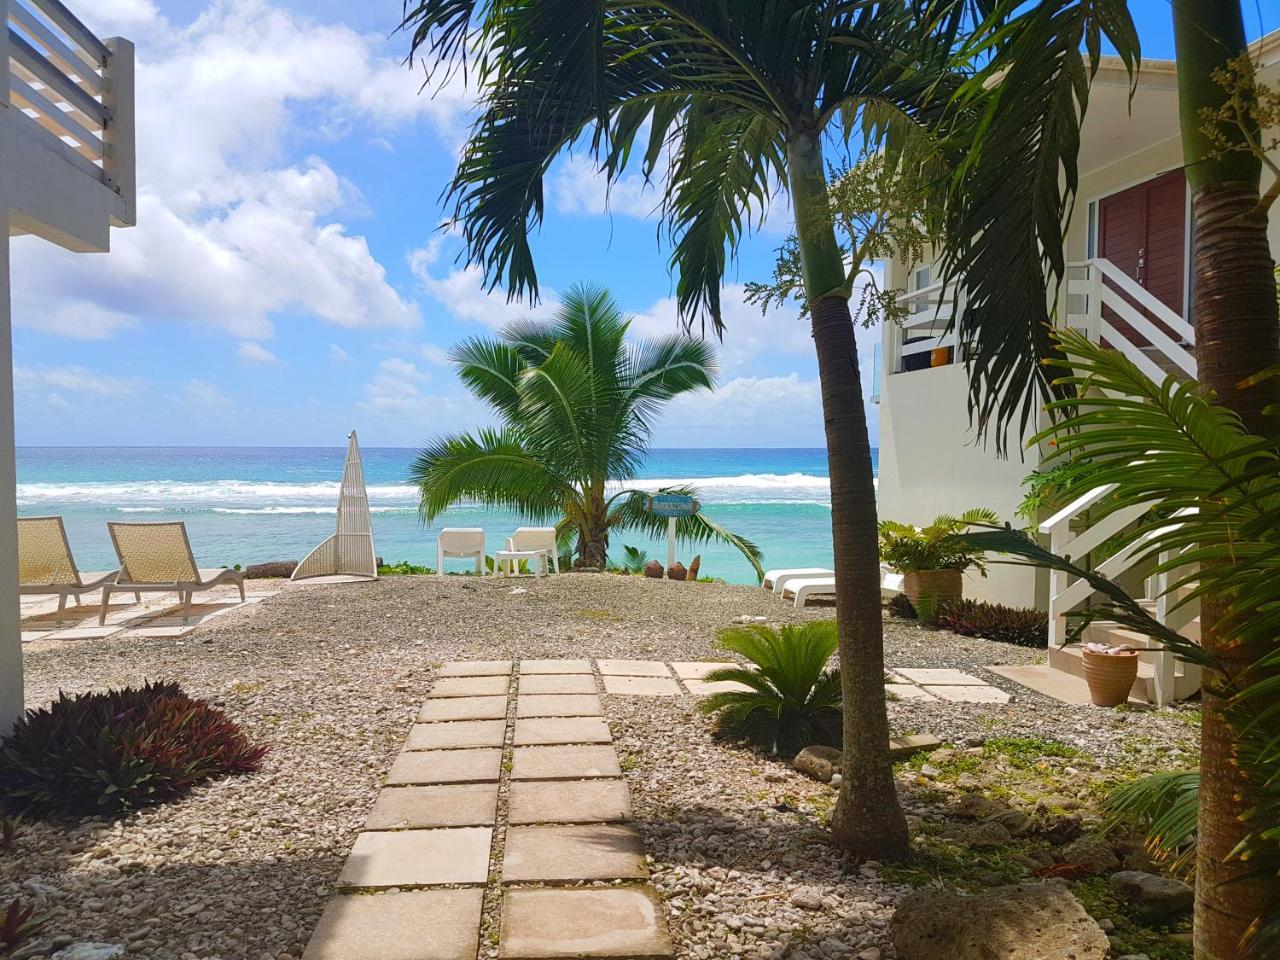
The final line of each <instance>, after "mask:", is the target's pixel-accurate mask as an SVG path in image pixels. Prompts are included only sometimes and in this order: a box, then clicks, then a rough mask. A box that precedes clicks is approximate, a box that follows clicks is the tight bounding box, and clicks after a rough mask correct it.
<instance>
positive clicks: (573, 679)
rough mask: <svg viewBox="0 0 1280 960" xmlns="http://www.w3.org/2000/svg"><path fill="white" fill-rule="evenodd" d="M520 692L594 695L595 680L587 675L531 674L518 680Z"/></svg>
mask: <svg viewBox="0 0 1280 960" xmlns="http://www.w3.org/2000/svg"><path fill="white" fill-rule="evenodd" d="M520 692H521V693H522V694H526V693H595V692H596V678H595V677H593V676H592V675H591V674H589V673H533V674H530V675H529V676H527V677H521V678H520Z"/></svg>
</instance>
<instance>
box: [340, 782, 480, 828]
mask: <svg viewBox="0 0 1280 960" xmlns="http://www.w3.org/2000/svg"><path fill="white" fill-rule="evenodd" d="M497 810H498V785H497V784H496V783H446V784H440V785H437V786H431V787H384V788H383V790H382V792H381V793H379V794H378V799H377V800H375V801H374V804H373V809H372V810H370V811H369V819H368V820H366V821H365V824H364V828H365V829H366V830H424V829H429V828H431V827H472V826H476V827H483V826H492V825H493V823H494V819H495V816H496V814H497Z"/></svg>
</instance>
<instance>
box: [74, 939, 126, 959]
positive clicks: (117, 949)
mask: <svg viewBox="0 0 1280 960" xmlns="http://www.w3.org/2000/svg"><path fill="white" fill-rule="evenodd" d="M123 956H124V947H123V946H122V945H121V944H118V943H77V944H73V945H72V946H70V947H67V949H65V950H63V951H62V952H60V953H59V954H58V960H113V958H114V957H123Z"/></svg>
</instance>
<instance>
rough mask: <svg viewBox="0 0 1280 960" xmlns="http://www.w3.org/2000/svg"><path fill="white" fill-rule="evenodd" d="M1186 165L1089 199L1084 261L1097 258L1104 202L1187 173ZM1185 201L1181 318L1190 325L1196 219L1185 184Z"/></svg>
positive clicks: (1127, 183) (1140, 178)
mask: <svg viewBox="0 0 1280 960" xmlns="http://www.w3.org/2000/svg"><path fill="white" fill-rule="evenodd" d="M1185 169H1186V168H1185V167H1183V166H1176V167H1169V168H1168V169H1167V170H1161V171H1159V172H1157V173H1153V174H1149V175H1146V176H1142V177H1138V178H1137V179H1135V180H1132V181H1130V182H1126V183H1124V184H1122V185H1120V186H1116V187H1112V188H1111V189H1109V190H1107V192H1106V193H1097V194H1094V195H1092V196H1090V197H1089V198H1088V200H1087V201H1086V202H1087V208H1086V209H1087V211H1088V217H1089V226H1088V230H1087V231H1086V236H1085V259H1086V260H1092V259H1093V258H1094V257H1096V256H1097V255H1098V239H1099V231H1100V229H1101V223H1100V218H1099V213H1100V212H1101V209H1102V201H1103V200H1106V199H1107V198H1108V197H1114V196H1115V195H1116V194H1118V193H1124V192H1125V191H1126V190H1132V189H1133V188H1134V187H1139V186H1141V185H1142V184H1144V183H1148V182H1150V181H1152V180H1155V179H1157V178H1158V177H1163V176H1164V175H1165V174H1166V173H1172V172H1173V171H1174V170H1185ZM1185 193H1186V198H1185V200H1184V203H1185V204H1186V220H1185V221H1184V222H1185V223H1186V229H1185V230H1183V231H1182V316H1183V319H1185V320H1186V321H1187V322H1188V323H1190V322H1192V319H1191V303H1192V289H1191V284H1192V282H1193V281H1194V279H1195V271H1194V270H1192V269H1191V249H1192V248H1191V237H1192V234H1194V233H1195V229H1196V226H1195V219H1194V218H1193V217H1192V215H1191V185H1190V184H1186V185H1185Z"/></svg>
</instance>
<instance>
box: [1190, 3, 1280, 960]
mask: <svg viewBox="0 0 1280 960" xmlns="http://www.w3.org/2000/svg"><path fill="white" fill-rule="evenodd" d="M1173 21H1174V35H1175V40H1176V44H1177V53H1178V92H1179V110H1180V113H1181V122H1182V145H1183V157H1184V159H1185V160H1186V164H1187V167H1186V170H1187V180H1188V182H1189V183H1190V185H1191V188H1192V210H1193V212H1194V216H1195V252H1194V259H1193V279H1192V284H1193V290H1194V304H1193V314H1192V319H1193V322H1194V324H1195V331H1196V364H1197V368H1198V378H1199V380H1200V382H1201V383H1202V384H1203V385H1204V386H1205V387H1207V388H1208V389H1210V390H1212V391H1213V392H1214V393H1215V394H1216V395H1217V398H1218V400H1219V402H1221V403H1222V404H1223V405H1224V406H1226V407H1228V408H1229V409H1231V410H1233V411H1235V412H1236V413H1237V414H1238V415H1239V416H1240V418H1241V419H1242V420H1243V421H1244V424H1245V426H1246V427H1247V428H1248V429H1249V430H1250V431H1251V432H1253V433H1256V434H1259V435H1262V436H1276V435H1277V432H1278V430H1277V426H1278V424H1277V421H1276V418H1274V417H1268V416H1265V415H1264V413H1263V410H1264V408H1265V407H1266V406H1268V405H1269V404H1271V403H1275V402H1276V401H1277V400H1278V399H1280V391H1278V389H1277V388H1278V387H1280V381H1277V380H1275V379H1272V380H1268V381H1264V382H1262V383H1261V384H1256V385H1253V386H1249V385H1246V384H1245V383H1244V381H1245V380H1246V378H1248V377H1250V376H1252V375H1253V374H1256V373H1258V372H1260V371H1262V370H1265V369H1267V368H1269V367H1272V366H1275V365H1276V364H1277V363H1280V320H1278V319H1277V311H1276V290H1275V279H1274V275H1273V270H1274V264H1273V262H1272V260H1271V253H1270V248H1269V245H1268V242H1267V217H1266V212H1265V211H1264V210H1263V209H1262V207H1261V205H1260V201H1259V186H1260V177H1261V163H1260V160H1259V158H1258V157H1257V156H1255V155H1253V154H1251V153H1249V152H1247V151H1240V150H1237V151H1228V152H1223V151H1221V150H1219V149H1216V147H1215V144H1214V143H1213V142H1212V141H1211V140H1210V139H1209V138H1208V137H1207V136H1206V135H1205V133H1204V130H1203V127H1204V123H1205V121H1204V118H1203V115H1202V114H1203V111H1204V110H1206V109H1207V110H1214V109H1217V108H1218V107H1219V106H1221V104H1222V103H1223V102H1224V100H1225V99H1226V96H1227V95H1226V92H1225V91H1224V89H1223V88H1222V87H1221V85H1219V84H1218V83H1217V82H1216V81H1214V79H1213V76H1212V74H1213V71H1214V70H1215V69H1219V68H1222V67H1224V66H1226V64H1227V62H1228V61H1229V60H1231V59H1233V58H1235V57H1238V56H1239V55H1240V54H1242V53H1243V52H1244V51H1245V49H1246V45H1245V34H1244V21H1243V17H1242V15H1241V9H1240V4H1239V3H1238V2H1233V0H1174V3H1173ZM1224 132H1226V133H1227V134H1228V136H1231V137H1234V138H1235V139H1236V140H1237V143H1238V144H1240V143H1243V139H1244V135H1243V133H1242V132H1236V133H1233V132H1231V131H1224ZM1219 609H1220V607H1219V603H1218V602H1217V601H1216V600H1215V598H1213V597H1206V598H1205V599H1204V601H1203V603H1202V605H1201V616H1200V621H1201V643H1202V644H1203V645H1204V647H1205V649H1206V650H1208V651H1209V652H1210V653H1212V654H1213V656H1214V657H1215V658H1216V659H1217V660H1218V662H1219V663H1220V664H1221V665H1222V668H1223V669H1222V671H1221V672H1218V671H1212V672H1206V674H1205V690H1204V696H1203V702H1202V714H1203V716H1202V723H1201V748H1200V754H1201V755H1200V810H1199V823H1198V831H1197V845H1196V911H1195V933H1194V938H1195V955H1196V957H1197V958H1198V960H1235V958H1243V957H1245V956H1247V955H1248V950H1247V945H1246V943H1245V936H1246V934H1247V932H1248V930H1249V927H1250V925H1251V924H1252V923H1253V922H1254V921H1256V920H1257V919H1258V918H1259V917H1263V916H1266V915H1268V913H1269V911H1271V910H1274V909H1277V898H1278V896H1280V890H1278V889H1277V881H1276V878H1275V876H1274V875H1271V876H1267V875H1266V873H1265V871H1261V872H1259V873H1256V874H1255V873H1254V872H1253V871H1252V870H1251V869H1249V868H1247V867H1246V865H1245V864H1244V863H1242V862H1241V861H1239V860H1238V859H1235V858H1233V857H1232V851H1233V850H1234V849H1235V848H1236V846H1237V844H1239V842H1240V841H1241V840H1242V839H1243V838H1244V837H1245V835H1246V834H1247V832H1248V831H1247V829H1246V826H1245V824H1244V822H1243V821H1242V817H1243V815H1244V814H1245V813H1246V812H1248V811H1249V810H1250V809H1251V808H1253V807H1254V806H1255V805H1256V804H1257V798H1258V793H1259V786H1260V778H1259V771H1250V770H1248V769H1247V768H1244V767H1242V766H1241V765H1240V764H1239V763H1238V760H1237V757H1236V739H1237V738H1236V732H1235V729H1234V728H1233V725H1232V724H1233V722H1234V723H1235V724H1237V725H1238V724H1239V722H1240V720H1241V717H1239V716H1238V715H1233V714H1232V713H1231V710H1230V709H1229V707H1230V705H1229V698H1230V695H1231V692H1232V687H1233V686H1234V685H1235V683H1236V681H1237V680H1238V678H1239V677H1240V675H1241V674H1242V673H1243V672H1244V671H1245V670H1246V669H1247V668H1249V667H1250V666H1251V665H1252V664H1254V663H1255V662H1256V661H1257V660H1258V658H1259V657H1260V656H1262V654H1263V653H1265V652H1266V647H1265V645H1258V646H1255V647H1248V646H1245V645H1243V644H1241V643H1239V642H1237V641H1236V640H1235V639H1234V638H1232V637H1230V636H1224V635H1222V633H1221V632H1220V631H1219V630H1218V620H1219ZM1254 679H1255V680H1256V679H1258V678H1257V677H1255V678H1254ZM1272 703H1273V704H1274V703H1275V695H1274V694H1273V695H1272ZM1266 707H1267V704H1266V703H1261V702H1258V700H1254V701H1252V702H1251V703H1250V705H1249V710H1250V714H1255V711H1257V710H1261V709H1266Z"/></svg>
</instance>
